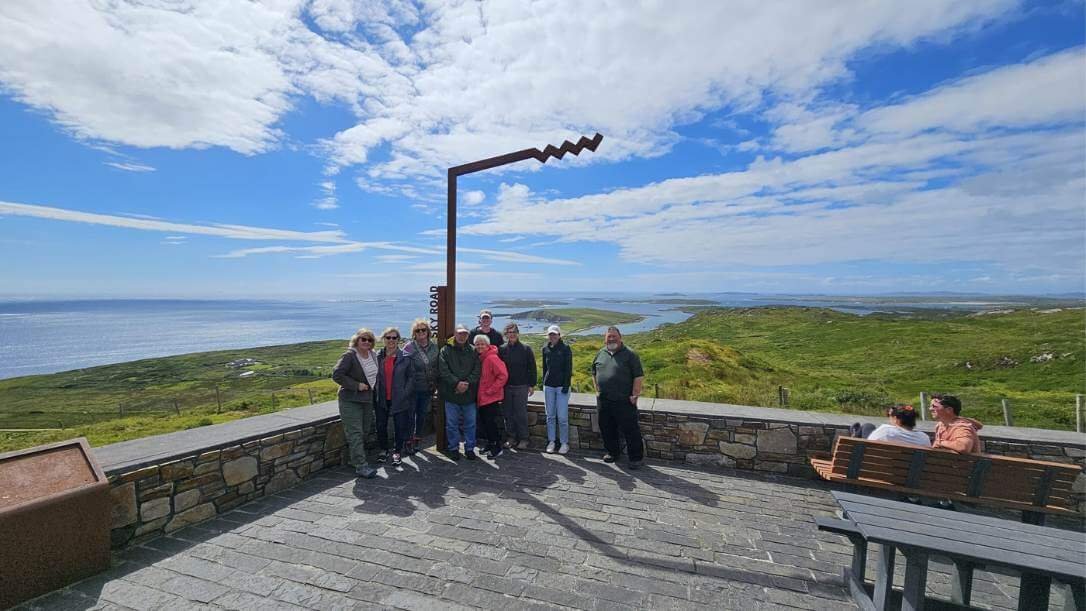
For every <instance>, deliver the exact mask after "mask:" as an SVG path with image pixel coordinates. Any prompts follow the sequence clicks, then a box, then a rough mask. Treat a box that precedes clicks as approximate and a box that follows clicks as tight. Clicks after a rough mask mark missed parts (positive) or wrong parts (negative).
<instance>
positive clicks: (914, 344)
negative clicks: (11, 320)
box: [0, 307, 1086, 451]
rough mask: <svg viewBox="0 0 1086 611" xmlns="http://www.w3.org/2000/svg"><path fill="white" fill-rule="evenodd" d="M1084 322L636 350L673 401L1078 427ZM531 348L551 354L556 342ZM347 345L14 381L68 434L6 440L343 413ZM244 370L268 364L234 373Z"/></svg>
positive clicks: (952, 321) (727, 328)
mask: <svg viewBox="0 0 1086 611" xmlns="http://www.w3.org/2000/svg"><path fill="white" fill-rule="evenodd" d="M551 311H561V309H555V310H551ZM1084 313H1086V311H1084V310H1082V309H1062V310H1059V311H1050V312H1048V313H1044V311H1037V310H1019V311H1015V312H1011V313H1003V314H987V315H970V314H966V313H954V312H948V311H945V310H942V311H929V312H928V314H927V315H923V314H917V313H913V314H912V315H909V316H903V315H881V314H874V315H869V316H856V315H851V314H844V313H841V312H836V311H833V310H826V309H813V308H799V307H794V308H792V307H789V308H752V309H728V308H712V309H707V310H699V311H698V312H697V313H696V314H695V315H694V316H693V317H691V318H690V319H689V320H687V321H685V322H682V323H678V324H673V325H664V326H662V327H660V328H659V329H656V330H654V331H651V332H647V333H640V334H636V335H630V336H628V337H627V338H626V339H627V342H628V343H629V344H630V345H631V346H632V347H633V348H634V349H636V350H637V351H638V352H639V354H640V355H641V358H642V361H643V363H644V365H645V370H646V382H647V384H646V389H645V394H646V396H648V397H652V396H653V395H654V394H655V390H656V388H657V387H658V388H659V393H660V396H661V397H670V398H681V399H690V400H701V401H718V402H727V403H738V404H745V405H764V406H776V405H777V387H778V385H783V386H786V387H788V388H789V389H790V391H791V400H790V404H789V407H791V408H794V409H804V410H815V411H826V412H846V413H862V414H869V415H876V414H880V413H881V410H882V408H883V406H885V405H888V404H891V403H895V402H909V403H914V404H915V403H916V402H917V400H918V395H919V393H920V392H921V391H928V392H950V393H954V394H957V395H958V396H960V397H962V399H963V401H964V403H965V408H966V410H967V413H968V414H969V415H970V416H973V417H977V418H979V419H980V420H981V421H983V422H986V423H989V424H998V423H1001V422H1002V411H1001V407H1000V399H1004V398H1005V399H1008V400H1009V401H1010V402H1011V405H1012V407H1013V410H1014V418H1015V424H1017V425H1019V426H1033V427H1041V428H1056V429H1073V428H1074V418H1075V417H1074V395H1075V394H1076V393H1086V366H1084V363H1086V361H1084V357H1086V339H1084V328H1086V319H1084ZM600 316H601V317H606V318H607V320H606V322H603V323H597V322H595V321H586V320H584V319H581V320H580V321H579V324H584V325H585V326H586V327H590V326H595V325H596V324H606V323H608V322H613V321H614V320H615V319H614V317H613V313H609V314H606V315H603V314H601V315H600ZM627 316H635V315H628V314H627ZM561 324H562V325H563V328H564V330H567V328H571V324H570V323H561ZM573 324H578V320H577V319H574V323H573ZM567 339H568V341H569V342H570V345H571V346H572V347H573V352H574V370H575V375H574V380H573V386H574V390H577V391H584V392H587V391H590V390H591V388H592V382H591V379H590V378H589V373H588V371H589V365H590V363H591V361H592V358H593V356H594V355H595V353H596V351H597V350H599V348H600V343H601V338H600V336H598V335H593V336H591V337H582V338H578V337H567ZM524 341H525V342H526V343H528V344H530V345H532V346H534V347H538V346H540V345H541V344H542V342H543V341H544V340H543V338H542V337H541V336H538V335H535V336H525V337H524ZM344 344H345V342H344V341H343V340H330V341H323V342H307V343H303V344H293V345H288V346H270V347H263V348H251V349H245V350H230V351H220V352H205V353H197V354H188V355H181V356H174V357H168V358H159V359H147V360H142V361H133V362H129V363H120V364H116V365H107V366H103V367H94V368H88V369H82V370H76V371H69V372H63V373H57V374H50V375H39V376H27V377H22V378H12V379H8V380H0V429H55V430H39V431H21V432H12V431H0V451H4V450H11V449H17V448H21V447H28V446H32V445H36V444H39V443H46V442H49V441H56V440H60V439H68V438H71V437H76V436H86V437H88V438H89V439H90V440H91V443H92V444H94V445H103V444H107V443H112V442H115V441H122V440H125V439H132V438H136V437H141V436H145V435H152V434H156V433H163V432H168V431H173V430H181V429H185V428H193V427H197V426H206V425H209V424H213V423H218V422H223V421H226V420H231V419H236V418H242V417H245V416H250V415H254V414H259V413H266V412H271V411H275V410H278V409H283V408H285V407H292V406H298V405H305V404H308V403H309V402H310V400H311V399H312V400H314V401H327V400H331V399H333V398H334V397H335V390H336V386H335V384H334V383H333V382H332V381H331V380H330V379H329V376H330V375H331V367H332V365H333V364H334V363H335V360H336V358H337V357H338V356H339V354H340V353H341V352H342V350H343V348H344ZM538 353H539V352H538V350H537V355H538ZM241 358H252V359H256V360H257V361H258V363H257V364H255V365H252V366H246V367H240V368H232V367H228V366H227V363H229V362H230V361H234V360H236V359H241ZM249 371H251V372H253V373H252V374H248V375H244V376H243V375H242V374H244V373H246V372H249Z"/></svg>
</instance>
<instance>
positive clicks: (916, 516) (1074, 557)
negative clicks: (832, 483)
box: [833, 492, 1086, 581]
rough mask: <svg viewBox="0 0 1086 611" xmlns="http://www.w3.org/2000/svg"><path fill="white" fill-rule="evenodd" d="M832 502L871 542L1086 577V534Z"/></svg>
mask: <svg viewBox="0 0 1086 611" xmlns="http://www.w3.org/2000/svg"><path fill="white" fill-rule="evenodd" d="M833 497H834V498H835V499H836V500H837V502H838V503H839V504H840V505H841V508H842V509H843V510H844V511H845V513H846V518H847V519H848V520H851V521H852V522H854V523H855V524H856V526H857V527H858V528H859V529H860V532H861V533H862V534H863V536H864V538H865V539H867V540H868V541H873V542H876V543H888V544H892V545H895V546H908V547H916V548H921V549H926V550H929V551H931V552H933V553H942V554H945V555H948V556H955V557H959V558H965V559H968V560H972V561H975V562H976V563H977V564H982V565H1002V566H1006V567H1011V568H1016V569H1023V570H1028V571H1029V572H1032V573H1041V574H1046V575H1050V576H1052V577H1056V578H1059V579H1063V580H1073V581H1082V580H1083V579H1084V577H1086V533H1081V532H1076V531H1071V530H1064V529H1059V528H1050V527H1045V526H1036V525H1033V524H1023V523H1022V522H1016V521H1014V520H1005V519H1001V518H993V517H989V516H980V515H975V514H970V513H963V512H957V511H948V510H946V509H940V508H938V507H925V506H923V505H914V504H912V503H903V502H901V501H893V500H889V499H882V498H876V497H871V496H865V495H859V494H851V493H847V492H834V493H833Z"/></svg>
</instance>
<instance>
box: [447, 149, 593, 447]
mask: <svg viewBox="0 0 1086 611" xmlns="http://www.w3.org/2000/svg"><path fill="white" fill-rule="evenodd" d="M601 142H603V135H602V134H600V133H599V132H596V135H595V136H593V137H592V138H586V137H584V136H581V137H580V139H578V140H577V142H576V143H573V142H570V141H569V140H566V141H565V142H563V143H562V146H554V145H551V144H548V145H547V146H546V147H544V148H543V150H539V149H536V148H532V149H524V150H521V151H516V152H513V153H506V154H504V155H498V156H497V157H490V158H488V159H480V160H479V161H473V162H471V163H465V164H464V165H458V166H455V167H452V168H449V213H448V226H447V231H446V235H447V237H446V240H447V248H446V250H445V286H432V287H430V293H431V296H433V295H436V296H437V299H436V301H437V305H436V307H435V306H434V305H433V304H431V307H430V312H431V315H434V314H436V316H437V325H436V326H437V328H436V332H437V341H438V343H439V344H444V343H445V342H446V341H447V340H448V339H449V338H450V337H452V334H453V333H452V332H453V327H454V326H455V325H456V179H457V178H459V177H460V176H463V175H465V174H473V173H475V172H481V171H482V170H489V169H491V168H496V167H499V166H503V165H508V164H510V163H516V162H518V161H525V160H527V159H535V160H536V161H539V162H540V163H547V160H548V159H550V158H551V157H554V158H555V159H561V158H563V157H565V156H566V153H572V154H574V155H580V154H581V151H583V150H585V149H588V150H590V151H593V152H595V150H596V147H598V146H599V145H600V143H601ZM431 300H433V297H431ZM434 428H435V429H436V430H435V431H434V432H435V434H436V436H437V447H438V449H442V450H444V449H445V412H444V410H443V409H440V408H439V409H435V410H434Z"/></svg>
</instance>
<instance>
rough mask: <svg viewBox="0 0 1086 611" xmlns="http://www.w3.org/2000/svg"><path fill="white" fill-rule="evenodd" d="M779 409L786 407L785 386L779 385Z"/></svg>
mask: <svg viewBox="0 0 1086 611" xmlns="http://www.w3.org/2000/svg"><path fill="white" fill-rule="evenodd" d="M777 407H784V386H781V385H780V384H777Z"/></svg>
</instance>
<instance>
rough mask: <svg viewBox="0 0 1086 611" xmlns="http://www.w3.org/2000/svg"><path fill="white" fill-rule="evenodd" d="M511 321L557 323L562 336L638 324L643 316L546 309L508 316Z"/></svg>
mask: <svg viewBox="0 0 1086 611" xmlns="http://www.w3.org/2000/svg"><path fill="white" fill-rule="evenodd" d="M509 317H510V318H512V319H513V320H536V321H543V322H548V323H557V324H558V325H560V326H561V327H562V333H563V334H569V333H573V332H575V331H583V330H585V329H591V328H592V327H601V326H604V325H623V324H627V323H634V322H640V321H642V320H644V316H640V315H638V314H630V313H629V312H613V311H611V310H597V309H595V308H547V309H545V310H528V311H525V312H516V313H513V314H509Z"/></svg>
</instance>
